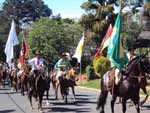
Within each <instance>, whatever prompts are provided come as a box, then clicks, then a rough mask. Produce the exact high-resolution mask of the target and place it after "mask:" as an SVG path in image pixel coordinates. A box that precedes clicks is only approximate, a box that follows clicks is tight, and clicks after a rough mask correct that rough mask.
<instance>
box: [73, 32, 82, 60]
mask: <svg viewBox="0 0 150 113" xmlns="http://www.w3.org/2000/svg"><path fill="white" fill-rule="evenodd" d="M83 45H84V33H83V35H82V37H81V40H80V42H79V43H78V46H77V48H76V51H75V54H74V55H73V56H72V57H73V58H77V60H78V63H81V57H82V51H83Z"/></svg>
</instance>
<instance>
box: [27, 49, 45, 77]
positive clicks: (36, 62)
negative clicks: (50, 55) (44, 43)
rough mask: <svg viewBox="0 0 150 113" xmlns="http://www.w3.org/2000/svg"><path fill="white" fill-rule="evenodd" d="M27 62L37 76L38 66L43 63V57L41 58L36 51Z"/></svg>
mask: <svg viewBox="0 0 150 113" xmlns="http://www.w3.org/2000/svg"><path fill="white" fill-rule="evenodd" d="M28 63H29V64H30V65H31V66H32V70H31V71H32V72H33V73H34V74H35V76H36V77H37V76H38V75H39V70H40V66H43V65H44V59H43V58H41V54H40V52H38V51H37V52H36V57H34V58H32V59H30V60H29V61H28Z"/></svg>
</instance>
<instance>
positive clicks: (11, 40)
mask: <svg viewBox="0 0 150 113" xmlns="http://www.w3.org/2000/svg"><path fill="white" fill-rule="evenodd" d="M17 44H19V41H18V38H17V34H16V29H15V23H14V20H12V23H11V29H10V31H9V36H8V39H7V42H6V45H5V54H6V62H7V63H8V64H10V63H11V60H12V59H13V58H14V50H13V49H14V46H15V45H17Z"/></svg>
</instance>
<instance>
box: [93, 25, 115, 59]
mask: <svg viewBox="0 0 150 113" xmlns="http://www.w3.org/2000/svg"><path fill="white" fill-rule="evenodd" d="M112 31H113V29H112V25H111V24H110V25H109V28H108V30H107V32H106V35H105V37H104V39H103V41H102V43H101V45H100V46H99V48H98V50H97V52H96V54H95V55H94V58H98V57H99V56H100V55H101V53H102V51H103V50H104V49H105V48H106V47H107V46H108V44H109V41H110V36H111V33H112Z"/></svg>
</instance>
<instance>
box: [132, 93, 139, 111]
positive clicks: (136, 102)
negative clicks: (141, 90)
mask: <svg viewBox="0 0 150 113" xmlns="http://www.w3.org/2000/svg"><path fill="white" fill-rule="evenodd" d="M139 100H140V97H139V95H138V96H135V97H134V98H132V101H133V103H134V105H135V108H136V110H137V113H140V107H139Z"/></svg>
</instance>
